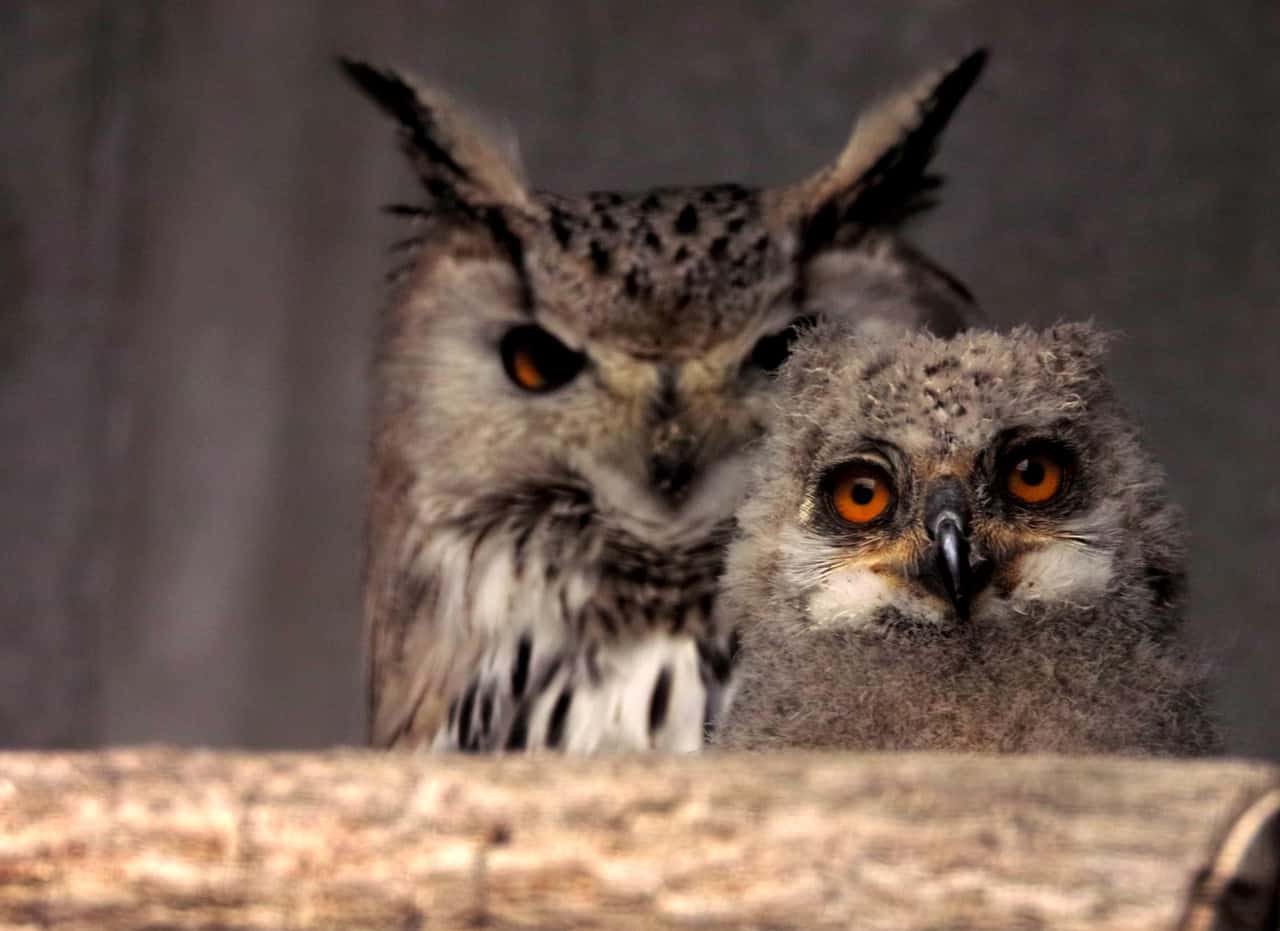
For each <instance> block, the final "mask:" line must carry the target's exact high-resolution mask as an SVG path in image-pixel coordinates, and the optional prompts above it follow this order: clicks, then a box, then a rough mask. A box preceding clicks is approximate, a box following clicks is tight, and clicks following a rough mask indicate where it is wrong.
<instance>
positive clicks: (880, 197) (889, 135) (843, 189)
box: [775, 49, 987, 257]
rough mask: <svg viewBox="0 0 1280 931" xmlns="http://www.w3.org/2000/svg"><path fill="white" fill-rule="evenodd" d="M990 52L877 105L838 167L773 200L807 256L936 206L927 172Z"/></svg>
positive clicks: (855, 133)
mask: <svg viewBox="0 0 1280 931" xmlns="http://www.w3.org/2000/svg"><path fill="white" fill-rule="evenodd" d="M986 61H987V52H986V50H985V49H976V50H974V51H973V52H970V53H969V54H968V55H966V56H965V57H963V58H961V59H960V60H959V61H956V62H954V63H953V64H951V65H950V66H949V67H947V68H944V69H942V70H940V71H937V72H934V73H933V74H930V75H928V76H926V77H924V78H922V79H921V80H920V81H918V82H916V83H915V85H914V86H912V87H910V88H909V89H907V90H905V91H903V92H901V93H899V94H896V95H894V96H892V97H890V98H888V99H887V100H885V101H883V102H882V103H881V104H880V105H878V106H876V107H873V108H872V109H871V110H870V112H868V113H866V114H865V115H864V116H863V117H862V118H861V119H859V120H858V122H857V124H856V125H855V126H854V128H853V133H852V135H851V136H850V137H849V141H848V142H847V143H846V144H845V147H844V149H843V150H842V151H841V153H840V155H839V156H838V157H837V158H836V160H835V161H834V162H832V163H831V164H829V165H827V166H826V167H825V168H823V169H822V170H821V171H819V172H817V173H816V174H814V175H812V176H811V177H809V178H807V179H805V180H804V181H801V182H800V183H799V184H795V185H792V186H790V187H789V188H784V189H782V190H781V191H779V192H777V194H776V195H775V198H776V199H775V203H776V204H777V208H776V209H777V210H778V211H779V212H780V213H781V215H782V218H783V220H784V222H787V223H789V224H792V225H794V226H795V227H796V228H797V230H798V232H799V234H800V239H801V255H802V257H808V256H812V255H813V254H815V253H817V252H820V251H822V250H824V249H827V248H830V247H832V246H839V245H841V244H842V243H844V242H846V241H849V240H856V239H857V238H858V237H859V236H860V235H861V234H862V232H863V231H865V230H867V229H870V228H874V227H891V226H894V225H896V224H898V223H899V222H901V221H902V220H904V219H906V218H908V217H910V216H911V215H913V214H915V213H917V212H919V211H920V210H922V209H925V208H927V207H929V206H931V205H932V203H933V198H934V195H935V193H936V188H937V187H938V186H939V185H940V184H941V179H940V178H939V177H937V176H936V175H932V174H930V173H929V171H928V169H929V164H930V162H931V161H932V160H933V156H934V153H935V152H936V150H937V147H938V140H939V138H940V137H941V135H942V131H943V130H944V129H945V128H946V126H947V123H948V122H949V121H950V119H951V116H952V114H954V113H955V111H956V108H957V107H959V106H960V102H961V101H962V100H964V98H965V96H966V95H967V94H968V93H969V91H970V90H971V89H972V87H973V85H974V83H975V82H976V81H977V80H978V77H979V76H980V75H981V74H982V70H983V67H984V66H985V64H986Z"/></svg>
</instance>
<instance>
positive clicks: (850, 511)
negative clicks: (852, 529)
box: [826, 462, 897, 524]
mask: <svg viewBox="0 0 1280 931" xmlns="http://www.w3.org/2000/svg"><path fill="white" fill-rule="evenodd" d="M826 487H827V500H828V501H830V503H831V509H832V510H833V511H835V512H836V514H837V515H838V516H839V517H840V519H841V520H843V521H845V522H846V523H849V524H869V523H871V522H872V521H874V520H879V519H880V518H882V517H885V516H886V515H888V514H889V513H890V511H891V510H892V508H893V505H894V502H895V501H896V500H897V494H896V492H895V491H894V487H893V479H891V478H890V477H889V475H888V473H886V472H885V470H884V469H882V468H881V467H880V466H878V465H876V464H875V463H873V462H850V463H847V464H846V465H842V466H840V467H839V468H837V469H835V470H834V471H833V472H832V473H831V474H830V475H829V476H828V477H827V480H826Z"/></svg>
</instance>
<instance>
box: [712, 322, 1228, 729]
mask: <svg viewBox="0 0 1280 931" xmlns="http://www.w3.org/2000/svg"><path fill="white" fill-rule="evenodd" d="M1104 343H1105V340H1104V338H1103V337H1102V336H1101V335H1099V334H1098V333H1097V332H1096V331H1094V330H1093V329H1091V328H1090V327H1089V326H1087V325H1065V326H1059V327H1056V328H1053V329H1050V330H1048V331H1045V332H1035V331H1032V330H1027V329H1018V330H1014V331H1013V332H1012V333H1011V334H1009V335H1000V334H996V333H993V332H983V331H976V330H974V331H970V332H968V333H963V334H960V335H959V336H957V337H956V338H955V339H953V340H943V339H938V338H936V337H933V336H930V335H927V334H917V335H913V336H909V337H907V338H905V339H902V340H889V339H876V340H867V339H866V338H865V337H863V336H860V335H859V334H854V333H852V332H851V331H850V330H849V328H848V327H847V325H844V324H838V323H836V324H823V325H819V326H818V327H817V328H816V329H815V330H814V331H813V332H812V333H811V334H810V335H807V336H805V337H803V338H802V340H801V342H800V344H798V346H797V348H796V351H795V353H794V355H793V357H792V359H791V361H790V362H789V363H788V366H787V368H786V369H785V370H784V373H783V375H782V376H781V378H780V379H779V380H780V382H781V387H782V389H783V391H784V394H785V399H784V400H783V401H782V402H781V404H780V415H779V417H778V419H777V421H776V426H775V427H774V428H773V429H772V430H771V433H770V436H769V439H768V440H767V441H766V443H765V444H764V445H763V448H762V450H761V457H760V462H759V466H758V473H757V479H756V482H755V484H754V486H753V488H752V489H751V490H750V491H749V492H748V493H747V494H746V496H745V500H744V503H743V505H742V507H741V509H740V510H739V512H738V514H739V520H740V529H739V531H738V533H737V536H736V537H735V541H734V542H733V544H732V546H731V549H730V552H729V554H728V557H727V566H726V571H725V579H724V587H723V592H722V595H721V601H720V606H719V610H720V612H721V613H722V615H723V617H724V618H725V621H724V622H725V623H727V622H728V621H729V620H732V621H733V622H735V623H737V622H741V623H742V629H743V660H742V679H743V681H742V685H741V689H740V691H739V694H738V697H737V699H736V701H735V703H734V706H733V708H732V709H731V711H730V712H729V714H728V716H727V719H726V720H725V721H724V722H723V727H722V730H721V732H720V736H719V738H718V739H719V742H720V743H721V744H722V745H723V746H726V747H736V748H769V747H780V746H806V747H827V748H851V749H876V750H929V749H932V750H954V751H977V750H982V751H1012V750H1037V751H1057V752H1081V751H1097V752H1124V753H1135V754H1196V753H1205V752H1209V751H1211V750H1213V749H1215V748H1216V747H1217V746H1218V737H1217V733H1216V730H1215V726H1214V724H1213V722H1212V720H1211V718H1210V715H1209V713H1208V711H1207V687H1206V678H1205V670H1204V666H1203V664H1202V663H1201V662H1200V661H1198V660H1197V659H1195V658H1193V655H1192V653H1191V652H1190V651H1189V650H1188V649H1187V648H1186V647H1185V646H1184V644H1183V642H1182V641H1181V640H1180V627H1181V625H1182V612H1183V592H1184V533H1183V526H1182V521H1181V518H1180V515H1179V513H1178V511H1177V510H1176V509H1175V508H1174V507H1173V506H1172V505H1171V504H1170V503H1169V501H1168V498H1167V497H1166V494H1165V487H1164V478H1163V475H1162V473H1161V471H1160V468H1159V467H1158V466H1157V465H1156V464H1155V463H1154V462H1153V461H1152V459H1151V457H1150V456H1149V455H1148V454H1147V453H1146V452H1144V450H1143V449H1142V447H1141V445H1140V444H1139V440H1138V436H1137V433H1136V431H1135V428H1134V426H1133V424H1132V423H1131V422H1130V421H1129V419H1127V418H1126V416H1125V414H1124V413H1123V411H1122V410H1121V408H1120V406H1119V404H1118V403H1117V401H1116V399H1115V397H1114V394H1113V392H1112V389H1111V386H1110V385H1109V384H1108V382H1107V379H1106V377H1105V376H1104V374H1103V372H1102V370H1101V368H1100V359H1101V357H1102V355H1103V352H1104V349H1105V346H1104Z"/></svg>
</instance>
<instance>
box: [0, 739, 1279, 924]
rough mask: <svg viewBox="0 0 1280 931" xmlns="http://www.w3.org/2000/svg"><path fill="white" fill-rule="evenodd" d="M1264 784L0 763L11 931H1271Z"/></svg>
mask: <svg viewBox="0 0 1280 931" xmlns="http://www.w3.org/2000/svg"><path fill="white" fill-rule="evenodd" d="M1278 806H1280V770H1277V768H1275V767H1271V766H1266V765H1263V764H1255V763H1245V762H1232V761H1214V762H1171V761H1137V760H1116V759H1062V758H1027V757H1023V758H1009V757H1004V758H996V757H951V756H937V755H899V756H838V755H836V756H821V755H797V756H788V755H775V756H726V757H713V756H704V757H697V758H688V759H675V758H656V757H630V758H617V759H594V760H574V759H561V758H535V759H523V758H521V759H517V758H509V759H503V758H499V759H463V758H427V757H408V756H399V755H392V754H386V755H383V754H370V753H365V752H357V751H340V752H332V753H326V754H309V755H302V754H293V755H251V754H227V753H211V752H202V751H195V752H192V751H174V750H165V749H145V750H118V751H111V752H106V753H96V754H72V753H67V754H34V753H33V754H0V925H3V927H5V928H15V927H16V928H57V929H80V928H85V929H88V928H94V929H107V931H113V929H123V928H130V929H132V928H170V929H194V928H223V929H230V928H235V929H259V928H262V929H265V928H272V929H277V928H325V929H353V928H379V929H384V928H385V929H419V928H421V929H454V928H458V929H461V928H526V929H528V928H556V929H560V928H624V929H627V928H660V929H665V928H699V929H707V928H759V929H766V928H767V929H791V928H859V929H881V928H883V929H894V931H911V929H921V931H923V929H926V928H927V929H942V928H975V929H976V928H984V929H988V928H1011V929H1035V928H1055V929H1057V928H1071V929H1074V928H1090V929H1125V931H1143V929H1152V931H1155V929H1161V931H1165V929H1167V931H1173V929H1180V931H1207V929H1219V931H1221V929H1228V928H1231V929H1238V928H1263V927H1273V926H1274V922H1275V920H1276V914H1275V881H1276V875H1277V872H1280V866H1278V865H1277V846H1278V840H1277V824H1276V821H1277V817H1276V810H1277V807H1278Z"/></svg>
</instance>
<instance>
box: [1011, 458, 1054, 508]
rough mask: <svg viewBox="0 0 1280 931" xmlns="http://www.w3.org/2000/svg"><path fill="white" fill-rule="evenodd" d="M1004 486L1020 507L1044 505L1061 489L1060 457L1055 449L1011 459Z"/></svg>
mask: <svg viewBox="0 0 1280 931" xmlns="http://www.w3.org/2000/svg"><path fill="white" fill-rule="evenodd" d="M1010 463H1011V464H1010V466H1009V468H1008V471H1007V472H1006V473H1005V478H1004V487H1005V489H1006V490H1007V491H1008V492H1009V494H1010V496H1011V497H1013V499H1014V500H1016V501H1019V502H1021V503H1022V504H1045V503H1047V502H1049V501H1052V500H1053V499H1054V498H1056V497H1057V496H1058V492H1060V491H1061V490H1062V485H1063V479H1064V478H1065V477H1066V466H1065V464H1064V462H1063V456H1062V455H1061V454H1059V453H1058V452H1057V451H1055V450H1043V449H1041V450H1034V451H1031V452H1027V453H1025V454H1015V455H1014V456H1013V457H1011V460H1010Z"/></svg>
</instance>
